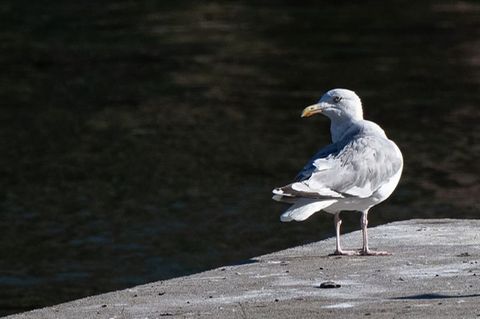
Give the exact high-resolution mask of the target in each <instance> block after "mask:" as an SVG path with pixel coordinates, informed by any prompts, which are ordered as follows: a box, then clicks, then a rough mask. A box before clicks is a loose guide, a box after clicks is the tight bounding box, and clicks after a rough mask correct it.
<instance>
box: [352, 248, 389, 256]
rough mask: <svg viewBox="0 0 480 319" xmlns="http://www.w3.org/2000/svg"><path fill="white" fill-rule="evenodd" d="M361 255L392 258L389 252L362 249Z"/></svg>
mask: <svg viewBox="0 0 480 319" xmlns="http://www.w3.org/2000/svg"><path fill="white" fill-rule="evenodd" d="M359 255H362V256H391V255H392V254H391V253H389V252H388V251H375V250H370V249H360V251H359Z"/></svg>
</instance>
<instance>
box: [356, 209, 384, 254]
mask: <svg viewBox="0 0 480 319" xmlns="http://www.w3.org/2000/svg"><path fill="white" fill-rule="evenodd" d="M367 216H368V209H367V210H366V211H363V212H362V217H361V219H360V224H361V225H362V234H363V247H362V249H361V250H360V255H364V256H386V255H391V254H390V253H388V252H386V251H373V250H370V249H369V248H368V233H367V226H368V218H367Z"/></svg>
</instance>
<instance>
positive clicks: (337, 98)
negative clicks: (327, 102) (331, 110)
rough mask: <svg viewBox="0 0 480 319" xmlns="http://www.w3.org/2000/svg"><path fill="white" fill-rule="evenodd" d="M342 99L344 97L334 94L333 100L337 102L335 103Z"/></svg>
mask: <svg viewBox="0 0 480 319" xmlns="http://www.w3.org/2000/svg"><path fill="white" fill-rule="evenodd" d="M341 100H342V98H341V97H340V96H334V97H333V102H335V103H338V102H340V101H341Z"/></svg>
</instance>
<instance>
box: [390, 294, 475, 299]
mask: <svg viewBox="0 0 480 319" xmlns="http://www.w3.org/2000/svg"><path fill="white" fill-rule="evenodd" d="M475 297H480V294H469V295H454V296H452V295H443V294H437V293H432V294H419V295H412V296H404V297H395V298H391V299H393V300H430V299H451V298H475Z"/></svg>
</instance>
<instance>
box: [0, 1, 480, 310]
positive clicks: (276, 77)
mask: <svg viewBox="0 0 480 319" xmlns="http://www.w3.org/2000/svg"><path fill="white" fill-rule="evenodd" d="M160 3H161V4H160ZM325 3H327V2H325ZM329 3H330V2H329ZM479 39H480V4H479V3H478V2H475V1H450V2H447V1H442V2H439V1H416V2H412V1H392V2H389V5H388V6H387V5H384V4H382V3H380V2H378V1H362V2H360V1H344V2H341V4H337V5H327V4H322V3H321V2H319V1H308V2H298V1H277V2H276V5H271V4H267V3H266V2H262V1H238V2H230V3H229V2H223V1H219V2H208V3H207V2H200V1H191V2H184V1H161V2H160V1H158V2H157V1H149V0H146V1H108V0H107V1H101V2H98V3H97V2H95V3H92V4H90V5H86V4H80V2H76V1H70V2H68V1H49V2H48V1H34V2H31V1H25V0H22V1H19V0H15V1H13V0H6V1H3V2H2V3H1V4H0V66H1V69H0V103H1V104H0V105H1V112H0V124H1V125H0V143H1V156H0V161H1V162H0V183H1V189H0V209H1V219H0V241H1V243H0V309H1V310H0V313H1V314H7V313H13V312H19V311H23V310H27V309H31V308H35V307H40V306H44V305H50V304H54V303H59V302H62V301H66V300H71V299H75V298H78V297H82V296H86V295H90V294H96V293H100V292H106V291H110V290H114V289H119V288H124V287H128V286H132V285H136V284H141V283H145V282H149V281H153V280H159V279H166V278H171V277H175V276H180V275H185V274H188V273H192V272H196V271H200V270H204V269H208V268H211V267H215V266H219V265H222V264H226V263H233V262H238V261H240V260H244V259H247V258H249V257H252V256H256V255H259V254H263V253H267V252H271V251H275V250H278V249H282V248H286V247H290V246H294V245H298V244H302V243H306V242H311V241H316V240H319V239H322V238H325V237H327V236H330V235H332V233H333V225H332V220H331V217H329V216H325V215H321V214H318V216H314V217H312V218H311V219H309V220H308V221H307V222H305V223H301V224H300V223H297V224H281V223H280V222H279V220H278V217H279V214H280V212H281V211H282V209H283V206H281V205H280V204H278V203H274V202H272V201H271V200H270V190H271V189H272V188H273V187H274V186H278V185H281V184H285V183H287V182H289V181H290V179H291V178H292V177H293V176H295V174H296V173H297V170H298V169H299V168H300V167H301V166H302V165H303V164H304V162H305V161H306V160H307V159H308V157H309V156H310V155H312V154H313V153H314V152H315V151H316V150H317V149H318V148H319V147H320V146H322V145H324V144H326V143H327V142H328V140H329V134H328V121H327V120H326V119H325V118H322V117H316V118H312V119H308V120H302V119H300V118H299V112H300V111H301V110H302V108H303V107H304V106H305V105H308V104H311V103H312V102H314V101H316V100H317V99H318V97H319V96H320V95H321V94H322V93H323V92H325V91H326V90H328V89H330V88H333V87H346V88H350V89H354V90H355V91H357V93H358V94H359V95H360V96H361V97H362V99H363V102H364V106H365V114H366V117H367V118H369V119H371V120H374V121H376V122H378V123H379V124H381V125H382V126H383V127H384V128H385V130H386V131H387V133H388V134H389V136H390V137H391V138H392V139H394V140H395V141H396V142H397V144H398V145H399V146H400V148H401V149H402V151H403V153H404V157H405V170H404V175H403V178H402V180H401V183H400V185H399V187H398V189H397V191H396V193H394V195H393V196H392V198H391V199H389V200H388V201H387V202H386V203H384V204H382V205H380V206H378V207H377V208H375V209H374V210H372V214H371V224H372V225H375V224H381V223H386V222H390V221H394V220H401V219H410V218H433V217H452V218H478V217H479V195H480V189H479V171H480V169H479V165H478V160H479V158H480V143H479V137H480V133H479V132H480V129H479V126H478V123H479V121H480V109H479V106H480V95H479V89H480V85H479V84H480V40H479ZM358 217H359V216H357V215H355V214H350V215H347V214H345V219H344V225H345V230H346V231H348V230H354V229H358V228H359V222H358ZM359 244H360V242H359Z"/></svg>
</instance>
